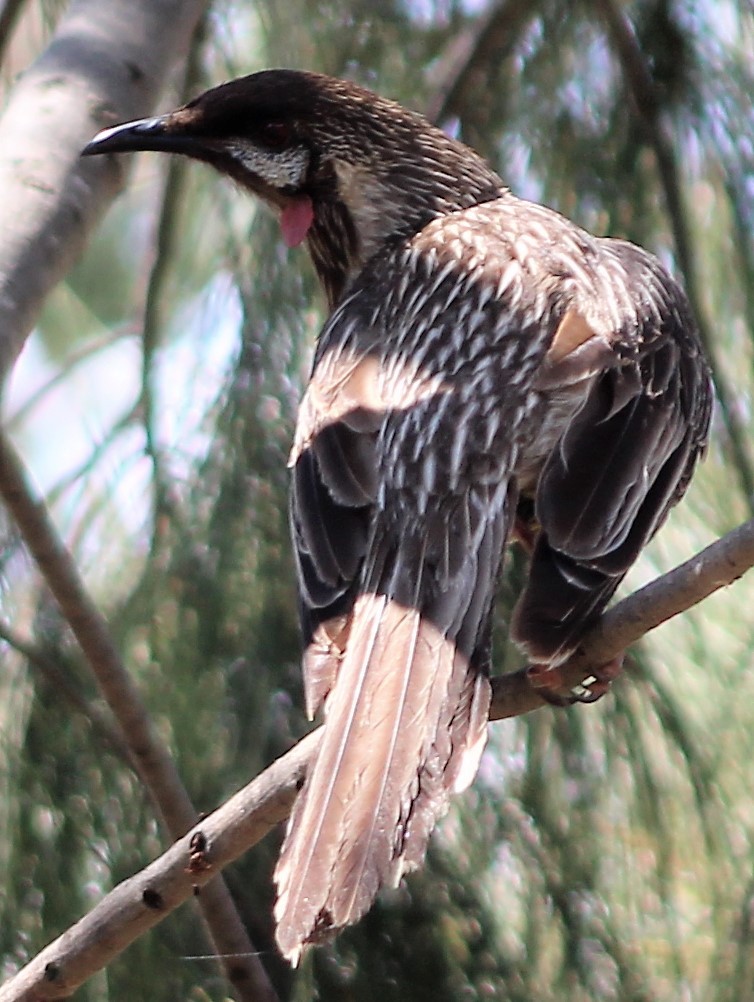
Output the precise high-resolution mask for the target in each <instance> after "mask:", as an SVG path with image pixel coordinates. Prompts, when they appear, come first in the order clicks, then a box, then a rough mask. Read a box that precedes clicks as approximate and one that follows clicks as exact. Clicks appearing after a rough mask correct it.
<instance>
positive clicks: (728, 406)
mask: <svg viewBox="0 0 754 1002" xmlns="http://www.w3.org/2000/svg"><path fill="white" fill-rule="evenodd" d="M594 3H595V7H596V9H597V11H598V12H599V14H600V16H601V17H602V19H603V20H604V22H605V25H606V27H607V34H608V37H609V39H610V42H611V44H612V47H613V50H614V51H615V53H616V55H617V57H618V60H619V62H620V65H621V68H622V70H623V75H624V78H625V81H626V85H627V87H628V90H629V92H630V94H631V96H632V98H633V103H634V109H635V111H636V113H637V115H638V117H639V120H640V122H641V124H642V126H643V128H644V131H645V134H646V137H647V140H648V142H649V144H650V146H651V147H652V149H653V151H654V154H655V158H656V160H657V169H658V172H659V175H660V182H661V184H662V188H663V191H664V193H665V202H666V206H667V210H668V216H669V218H670V225H671V229H672V232H673V240H674V243H675V252H676V257H677V259H678V266H679V268H680V270H681V272H682V274H683V280H684V284H685V286H686V292H687V293H688V297H689V301H690V302H691V306H692V309H693V311H694V315H695V317H696V322H697V325H698V327H699V335H700V337H701V339H702V344H703V345H704V349H705V352H706V354H707V358H708V359H709V362H710V366H711V368H712V378H713V381H714V384H715V391H716V393H717V399H718V401H719V403H720V412H721V414H722V419H723V423H724V425H725V429H726V431H727V433H728V438H729V440H730V445H731V450H732V452H733V459H734V463H735V466H736V470H737V472H738V476H739V480H740V482H741V489H742V491H743V494H744V497H745V499H746V504H747V506H748V508H749V511H750V512H751V513H752V514H754V467H753V466H752V459H751V455H750V452H749V445H748V436H747V432H746V429H745V427H744V426H743V425H742V423H741V420H740V419H739V417H738V413H737V411H736V409H735V404H734V402H733V397H734V394H733V392H732V391H731V389H730V387H729V386H728V383H727V381H726V379H725V376H724V375H723V373H722V371H721V369H720V365H719V363H718V361H717V357H716V351H715V345H714V339H713V337H712V335H711V332H710V326H709V323H708V322H707V318H706V313H705V311H704V309H703V305H702V301H701V297H700V295H699V285H698V282H697V266H696V256H695V253H694V246H693V241H692V239H691V234H690V232H689V227H688V223H687V213H686V209H685V206H684V204H683V195H682V191H681V182H680V176H679V175H680V172H679V170H678V162H677V159H676V155H675V151H674V147H673V142H672V140H671V139H670V137H669V136H668V133H667V129H666V127H665V124H664V122H663V119H662V104H661V101H660V97H659V95H658V93H657V88H656V86H655V83H654V80H653V78H652V74H651V72H650V70H649V67H648V66H647V63H646V60H645V59H644V56H643V53H642V51H641V48H640V46H639V43H638V40H637V38H636V35H635V33H634V31H633V28H632V26H631V23H630V21H629V20H628V18H627V17H626V16H625V15H624V14H623V12H622V11H621V10H620V9H619V8H618V6H617V5H616V3H615V0H594Z"/></svg>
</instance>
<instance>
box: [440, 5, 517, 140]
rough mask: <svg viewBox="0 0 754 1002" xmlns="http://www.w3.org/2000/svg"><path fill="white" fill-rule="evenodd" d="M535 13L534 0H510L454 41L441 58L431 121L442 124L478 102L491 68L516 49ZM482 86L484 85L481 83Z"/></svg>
mask: <svg viewBox="0 0 754 1002" xmlns="http://www.w3.org/2000/svg"><path fill="white" fill-rule="evenodd" d="M535 15H536V9H535V8H534V7H533V5H532V3H531V0H508V2H507V3H502V4H498V5H497V6H493V8H492V9H491V10H490V11H489V13H488V14H487V16H486V17H485V18H482V19H481V20H480V21H479V22H478V23H477V24H475V25H474V27H473V28H471V29H469V31H468V32H465V33H463V34H461V35H459V36H458V37H457V38H455V39H454V40H453V43H452V46H451V48H450V50H449V52H448V54H447V55H446V57H445V58H444V59H443V60H441V61H440V66H439V70H438V71H435V72H434V73H433V76H435V77H436V78H438V82H437V85H436V86H435V87H434V88H433V91H434V95H435V96H434V98H433V100H432V102H431V103H430V105H429V107H428V109H427V117H428V118H429V120H430V121H431V122H437V123H439V124H442V123H443V122H444V121H446V120H447V119H448V118H452V117H453V116H454V115H460V114H461V113H462V112H463V114H464V118H465V117H466V114H467V112H468V110H469V109H471V108H474V107H475V106H476V105H477V103H478V97H479V94H480V93H484V83H485V79H486V77H487V76H488V74H489V72H490V70H491V69H492V68H494V69H495V70H497V69H498V68H499V66H500V63H501V62H502V61H503V60H504V59H505V58H506V57H507V56H509V55H510V54H511V52H512V51H513V49H514V48H515V46H516V44H517V42H518V39H519V36H520V34H521V30H522V28H523V26H524V24H525V23H526V22H527V21H530V20H532V18H533V17H534V16H535ZM480 85H481V86H480Z"/></svg>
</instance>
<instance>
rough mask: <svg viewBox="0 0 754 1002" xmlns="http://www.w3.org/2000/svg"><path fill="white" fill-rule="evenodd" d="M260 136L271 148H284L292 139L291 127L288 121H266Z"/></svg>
mask: <svg viewBox="0 0 754 1002" xmlns="http://www.w3.org/2000/svg"><path fill="white" fill-rule="evenodd" d="M260 138H261V139H262V142H263V143H264V144H265V146H269V147H270V149H273V150H282V149H283V148H284V147H285V146H288V144H289V143H290V141H291V127H290V126H289V125H288V123H287V122H265V123H264V125H263V126H262V129H261V133H260Z"/></svg>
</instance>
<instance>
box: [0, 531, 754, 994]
mask: <svg viewBox="0 0 754 1002" xmlns="http://www.w3.org/2000/svg"><path fill="white" fill-rule="evenodd" d="M752 566H754V519H753V520H751V521H749V522H746V523H745V524H743V525H741V526H739V527H738V528H737V529H735V530H733V532H730V533H728V534H727V535H726V536H724V537H723V538H722V539H720V540H718V541H717V542H715V543H712V544H711V545H710V546H708V547H707V548H706V549H705V550H703V551H702V552H701V553H699V554H697V555H696V556H695V557H692V558H691V560H688V561H686V563H684V564H681V565H680V566H679V567H677V568H675V570H673V571H670V572H669V573H668V574H664V575H663V576H662V577H660V578H658V579H657V580H656V581H653V582H652V583H651V584H648V585H647V586H646V587H644V588H641V589H640V590H639V591H637V592H635V593H634V594H633V595H631V596H629V597H628V598H626V599H624V600H623V601H622V602H620V603H618V605H616V606H615V607H614V608H613V609H611V610H610V611H609V612H607V613H606V614H605V615H604V616H603V618H602V619H601V620H600V622H599V623H598V624H597V626H596V627H595V628H594V629H592V630H591V631H590V632H589V634H588V635H587V636H586V637H585V638H584V641H583V643H582V645H581V648H580V649H579V651H578V653H577V655H576V656H575V657H574V658H573V659H572V660H571V661H570V662H569V664H568V666H567V669H566V672H565V677H566V681H567V682H568V684H572V685H577V684H578V683H579V682H581V681H582V680H583V679H584V678H585V677H586V676H588V675H589V674H590V672H591V671H592V670H593V669H594V668H595V667H599V666H600V665H603V664H604V663H605V662H607V661H609V660H610V659H611V658H613V657H614V656H616V655H617V654H619V653H620V652H621V651H622V650H623V649H624V648H625V647H626V646H627V645H628V644H630V643H632V642H634V641H635V640H638V639H639V638H640V637H642V636H644V634H645V633H647V632H648V631H649V630H652V629H654V628H655V627H656V626H659V625H660V623H663V622H665V621H666V620H668V619H670V618H671V617H672V616H675V615H677V614H678V613H680V612H683V611H685V610H686V609H689V608H691V607H692V606H693V605H695V604H697V603H698V602H701V601H702V600H703V599H704V598H706V597H707V596H708V595H711V594H712V593H713V592H715V591H717V590H718V589H720V588H724V587H725V586H726V585H729V584H731V583H732V582H733V581H736V580H737V579H738V578H740V577H741V576H742V575H743V574H744V573H745V572H746V571H747V570H748V569H749V568H750V567H752ZM544 705H547V704H546V703H545V702H544V701H543V700H542V698H541V697H540V696H539V695H538V694H537V693H536V692H535V691H534V690H533V689H532V688H531V686H530V685H529V682H528V680H527V677H526V671H525V670H521V671H518V672H514V673H512V674H511V675H506V676H502V677H500V678H496V679H493V703H492V708H491V711H490V717H491V719H493V720H500V719H503V718H506V717H514V716H519V715H521V714H523V713H528V712H529V711H530V710H534V709H537V708H539V707H541V706H544ZM320 738H321V729H319V728H318V729H317V730H315V731H312V732H311V733H310V734H308V735H307V736H306V737H305V738H303V739H302V740H301V741H300V742H299V743H298V744H297V745H296V746H295V747H294V748H292V749H291V750H290V751H289V752H287V753H286V754H285V755H283V756H282V757H281V758H279V759H278V760H277V761H276V762H274V763H273V764H272V765H271V766H269V768H267V769H265V771H264V772H262V773H261V774H260V775H259V776H257V778H256V779H254V780H252V782H251V783H249V784H248V786H246V787H244V789H242V790H240V791H239V792H238V793H237V794H235V796H233V797H231V799H230V800H228V801H227V802H226V803H225V804H223V806H222V807H219V808H218V809H217V810H216V811H215V812H214V813H212V814H211V815H209V817H207V818H205V819H204V820H203V821H201V822H200V823H199V824H197V825H196V826H195V827H194V828H193V829H192V831H190V832H188V834H186V835H185V836H184V837H183V838H182V839H180V840H179V841H178V842H176V843H175V845H173V846H171V848H170V849H169V850H168V851H167V852H166V853H165V854H164V855H163V856H161V857H160V858H159V859H157V860H155V861H154V862H153V863H152V864H150V866H148V867H147V868H146V869H145V870H143V871H142V872H141V873H138V874H136V875H135V876H134V877H131V878H130V879H129V880H126V881H124V882H123V883H122V884H119V885H118V887H116V888H115V889H114V890H113V891H111V892H110V894H108V895H107V897H105V898H104V899H103V900H102V901H101V902H100V903H99V904H98V905H97V906H96V907H95V908H93V909H92V911H90V912H89V913H88V914H87V915H85V916H84V918H82V919H81V920H80V921H79V922H77V923H76V925H75V926H72V927H71V928H70V929H69V930H68V931H67V932H65V933H64V934H63V935H62V936H61V937H60V938H59V939H57V940H55V942H53V943H51V944H50V945H49V946H48V947H46V948H45V949H44V950H43V951H42V953H40V954H39V955H38V956H37V957H36V958H35V959H34V960H33V961H32V962H31V963H30V964H29V965H28V966H27V967H25V968H24V969H23V970H22V971H20V972H19V973H18V974H17V975H16V976H15V977H14V978H13V979H12V980H11V981H9V982H8V983H7V984H6V985H5V987H4V988H2V989H0V1002H32V1000H34V1002H41V1000H44V999H56V998H62V997H64V996H65V995H68V994H70V992H71V991H73V989H75V988H76V987H77V986H78V985H80V984H81V983H82V982H83V981H84V980H85V979H86V978H87V977H89V976H90V975H92V974H93V973H94V972H95V971H97V970H99V969H100V968H102V967H103V966H104V965H105V964H107V963H108V961H110V960H112V958H113V957H115V956H117V954H118V953H120V952H121V951H122V950H123V949H125V947H126V946H128V945H129V944H130V943H132V942H133V941H134V940H135V939H136V938H137V937H138V936H140V935H141V934H142V933H144V932H145V931H146V930H148V929H150V928H151V927H152V926H154V925H156V924H157V923H158V922H159V921H160V920H161V919H162V918H164V917H165V916H166V915H167V914H168V913H169V912H170V911H171V910H172V909H174V908H176V907H177V906H178V905H179V904H181V903H182V902H183V901H185V900H186V899H187V898H189V897H191V896H192V894H194V893H196V888H198V887H202V886H204V885H205V884H207V883H208V882H209V881H211V880H212V879H213V878H214V877H215V876H216V875H217V874H218V873H219V872H220V870H221V869H222V868H223V867H224V866H226V865H227V864H228V863H230V862H232V861H233V860H234V859H237V858H238V856H240V855H241V854H242V853H244V852H246V850H247V849H249V848H250V847H251V846H252V845H254V844H256V843H257V842H258V841H259V840H260V839H261V838H262V837H263V836H264V835H266V834H267V833H268V832H269V831H270V830H271V829H272V828H274V827H275V826H276V825H277V824H279V823H280V821H282V820H283V819H284V818H285V817H286V816H287V814H288V812H289V810H290V808H291V805H292V803H293V800H294V797H295V795H296V791H297V789H298V788H299V786H300V784H301V782H302V780H303V778H304V775H305V773H306V768H307V766H308V763H309V762H310V760H311V758H312V756H313V755H314V753H315V752H316V749H317V747H318V744H319V741H320ZM211 886H212V885H211V884H210V887H211ZM205 893H206V892H204V891H203V892H202V895H201V896H200V900H201V898H202V897H203V896H204V894H205Z"/></svg>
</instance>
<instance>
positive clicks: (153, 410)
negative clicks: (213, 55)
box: [140, 19, 206, 531]
mask: <svg viewBox="0 0 754 1002" xmlns="http://www.w3.org/2000/svg"><path fill="white" fill-rule="evenodd" d="M205 30H206V24H205V20H204V19H202V20H201V21H200V22H199V24H198V25H197V28H196V31H195V32H194V37H193V39H192V42H191V48H190V50H189V55H188V59H187V61H186V68H185V71H184V74H183V86H182V87H181V94H182V98H183V99H184V100H188V98H189V96H190V95H191V92H192V91H193V90H194V89H195V87H196V84H197V81H198V80H199V78H200V75H201V61H200V58H199V57H200V52H201V43H202V40H203V38H204V34H205ZM185 187H186V164H185V162H184V159H183V158H182V157H169V158H168V160H167V171H166V174H165V180H164V185H163V189H162V193H161V197H160V212H159V218H158V221H157V227H156V231H155V238H154V242H155V246H154V254H153V258H152V263H151V267H150V270H149V278H148V281H147V289H146V293H145V296H144V315H143V326H142V367H141V392H140V399H141V405H142V414H143V420H144V433H145V440H146V453H147V456H148V457H149V459H150V461H151V463H152V472H153V483H154V509H155V510H154V527H155V531H158V529H159V526H161V525H162V524H163V522H162V520H161V519H160V517H159V516H160V515H161V514H162V513H163V512H168V511H169V512H173V511H175V508H176V506H175V504H174V503H173V501H172V490H171V485H170V481H169V478H168V477H167V476H166V475H165V470H164V461H163V455H162V452H161V450H160V446H159V443H158V441H157V435H156V431H155V417H156V414H157V411H158V408H157V406H156V386H155V382H156V378H155V377H156V372H155V360H156V356H157V350H158V348H159V343H160V328H161V316H160V306H161V303H162V298H163V295H164V291H165V285H166V282H167V280H168V278H169V276H170V275H171V274H172V270H173V262H172V255H173V251H174V247H175V241H176V237H177V220H178V218H179V215H180V211H179V210H180V203H181V199H182V197H183V193H184V190H185Z"/></svg>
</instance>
